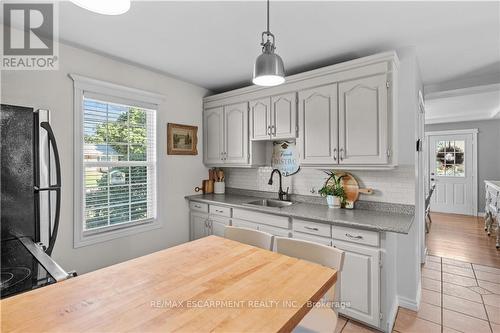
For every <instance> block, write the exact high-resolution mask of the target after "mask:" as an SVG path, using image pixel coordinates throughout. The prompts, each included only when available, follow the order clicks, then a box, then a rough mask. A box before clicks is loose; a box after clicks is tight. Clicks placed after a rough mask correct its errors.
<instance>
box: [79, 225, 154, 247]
mask: <svg viewBox="0 0 500 333" xmlns="http://www.w3.org/2000/svg"><path fill="white" fill-rule="evenodd" d="M161 227H162V225H161V223H160V222H159V220H158V219H151V220H149V221H144V222H143V223H140V224H135V225H131V226H124V227H122V228H118V229H114V230H102V231H98V230H96V231H93V232H92V231H91V232H83V233H81V234H80V235H79V237H75V239H74V242H73V248H75V249H76V248H79V247H84V246H88V245H93V244H97V243H102V242H107V241H110V240H113V239H117V238H122V237H127V236H131V235H135V234H139V233H142V232H147V231H151V230H155V229H159V228H161ZM75 236H76V235H75Z"/></svg>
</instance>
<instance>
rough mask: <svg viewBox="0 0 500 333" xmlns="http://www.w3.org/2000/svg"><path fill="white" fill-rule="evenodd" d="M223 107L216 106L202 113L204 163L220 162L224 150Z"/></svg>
mask: <svg viewBox="0 0 500 333" xmlns="http://www.w3.org/2000/svg"><path fill="white" fill-rule="evenodd" d="M223 128H224V109H223V107H222V106H221V107H217V108H213V109H207V110H205V111H204V113H203V147H204V149H203V150H204V153H203V158H204V162H205V164H221V163H222V157H223V156H222V153H223V152H224V132H223Z"/></svg>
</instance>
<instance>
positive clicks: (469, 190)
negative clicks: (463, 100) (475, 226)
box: [426, 129, 477, 216]
mask: <svg viewBox="0 0 500 333" xmlns="http://www.w3.org/2000/svg"><path fill="white" fill-rule="evenodd" d="M426 137H427V144H428V146H427V152H428V153H427V163H426V169H427V172H426V188H427V189H429V188H430V187H431V186H432V185H433V184H435V186H436V187H435V192H434V194H433V196H432V198H431V210H432V212H440V213H453V214H462V215H473V216H477V144H476V142H477V129H471V130H456V131H440V132H427V133H426Z"/></svg>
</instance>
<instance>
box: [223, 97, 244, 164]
mask: <svg viewBox="0 0 500 333" xmlns="http://www.w3.org/2000/svg"><path fill="white" fill-rule="evenodd" d="M224 129H225V134H226V135H225V140H224V147H225V150H224V163H227V164H246V163H248V104H247V103H239V104H233V105H228V106H226V107H224Z"/></svg>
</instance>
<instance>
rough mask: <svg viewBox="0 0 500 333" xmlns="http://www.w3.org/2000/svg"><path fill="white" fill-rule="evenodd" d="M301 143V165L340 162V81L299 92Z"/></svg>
mask: <svg viewBox="0 0 500 333" xmlns="http://www.w3.org/2000/svg"><path fill="white" fill-rule="evenodd" d="M297 145H298V146H299V154H300V162H301V164H302V165H307V164H309V165H311V164H312V165H314V164H337V163H338V161H337V155H338V151H337V147H338V107H337V84H330V85H327V86H322V87H316V88H312V89H307V90H302V91H299V136H298V138H297Z"/></svg>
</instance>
